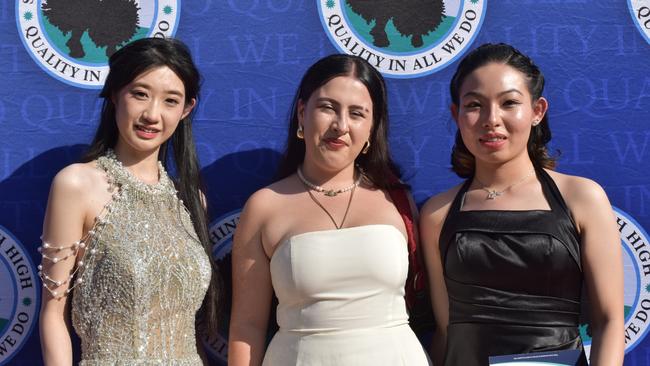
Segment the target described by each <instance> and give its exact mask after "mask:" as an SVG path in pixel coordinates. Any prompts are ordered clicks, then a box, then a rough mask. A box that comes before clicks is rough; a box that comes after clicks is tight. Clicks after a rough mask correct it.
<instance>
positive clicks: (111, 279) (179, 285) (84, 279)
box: [39, 38, 216, 366]
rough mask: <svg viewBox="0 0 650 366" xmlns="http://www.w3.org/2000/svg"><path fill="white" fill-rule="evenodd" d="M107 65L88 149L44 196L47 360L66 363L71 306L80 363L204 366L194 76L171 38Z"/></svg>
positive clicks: (203, 232) (206, 281)
mask: <svg viewBox="0 0 650 366" xmlns="http://www.w3.org/2000/svg"><path fill="white" fill-rule="evenodd" d="M109 66H110V72H109V74H108V76H107V79H106V83H105V85H104V89H103V90H102V92H101V97H102V98H104V104H103V107H102V115H101V122H100V125H99V128H98V130H97V134H96V136H95V139H94V141H93V143H92V145H91V146H90V149H89V152H88V153H87V155H86V157H85V158H84V159H83V162H82V163H79V164H73V165H70V166H68V167H66V168H65V169H63V170H62V171H61V172H59V173H58V174H57V176H56V177H55V179H54V182H53V183H52V188H51V191H50V197H49V202H48V207H47V212H46V217H45V223H44V229H43V238H42V239H43V244H42V247H41V253H42V256H43V260H42V263H41V267H40V268H39V269H40V276H41V279H42V281H43V285H44V288H43V304H42V308H41V320H40V331H41V342H42V347H43V357H44V361H45V364H47V365H70V364H72V360H73V357H72V347H71V341H70V332H72V330H71V329H70V326H69V324H70V321H69V319H67V316H66V314H67V313H68V312H67V311H66V309H67V307H68V306H72V311H71V313H72V325H73V326H74V330H75V331H76V333H77V334H78V335H79V337H80V338H81V348H82V354H81V363H80V364H81V365H84V366H90V365H153V364H156V365H158V364H164V365H200V364H202V361H201V358H200V357H199V354H198V351H197V343H196V339H195V317H196V314H197V311H199V310H200V314H201V315H202V316H205V317H207V318H208V320H210V319H213V318H214V313H215V311H214V305H215V304H216V301H215V300H216V299H215V297H216V295H215V292H216V289H215V286H214V283H215V282H214V281H212V279H213V277H212V276H213V275H212V273H213V271H212V269H211V263H210V258H209V255H208V253H209V252H208V250H207V249H208V243H209V241H208V237H207V229H206V227H207V225H206V213H205V204H204V200H203V196H202V193H201V190H200V188H199V165H198V161H197V158H196V151H195V147H194V142H193V138H192V127H191V122H192V120H191V112H192V110H193V109H194V107H195V106H196V98H197V94H198V91H199V80H200V75H199V73H198V70H197V68H196V66H195V65H194V63H193V61H192V58H191V56H190V53H189V51H188V49H187V47H186V46H185V45H183V44H182V43H181V42H179V41H176V40H172V39H154V38H149V39H141V40H138V41H135V42H133V43H130V44H128V45H127V46H125V47H123V48H122V49H120V50H119V51H117V52H116V53H115V54H114V55H113V56H112V57H111V58H110V61H109ZM172 163H173V164H174V166H175V171H176V172H177V173H178V174H177V177H176V178H171V177H170V176H168V175H167V172H166V170H165V168H166V167H167V166H168V165H170V164H172ZM206 292H207V294H208V296H207V297H206ZM68 295H72V296H68ZM204 298H205V300H204ZM202 303H203V306H202Z"/></svg>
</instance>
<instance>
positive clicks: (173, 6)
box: [16, 0, 180, 89]
mask: <svg viewBox="0 0 650 366" xmlns="http://www.w3.org/2000/svg"><path fill="white" fill-rule="evenodd" d="M16 3H17V4H16V22H17V23H18V31H19V33H20V38H21V39H22V41H23V44H24V45H25V48H27V50H28V52H29V54H30V56H31V57H32V59H34V61H35V62H36V63H37V64H38V65H39V66H40V67H41V68H42V69H43V70H45V71H46V72H47V73H48V74H50V75H51V76H53V77H55V78H56V79H58V80H60V81H63V82H65V83H67V84H70V85H73V86H77V87H82V88H90V89H98V88H101V87H102V85H103V84H104V80H105V79H106V75H107V74H108V58H109V57H110V56H111V55H112V54H113V53H115V51H117V50H118V49H119V48H121V47H122V46H124V45H125V44H127V43H128V42H130V41H134V40H136V39H140V38H145V37H171V36H173V35H174V34H175V33H176V28H177V24H178V17H179V14H180V0H16Z"/></svg>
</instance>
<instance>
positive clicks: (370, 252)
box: [264, 225, 428, 366]
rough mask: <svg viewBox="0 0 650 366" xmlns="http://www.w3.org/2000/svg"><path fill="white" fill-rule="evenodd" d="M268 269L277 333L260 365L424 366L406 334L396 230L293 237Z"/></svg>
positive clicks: (403, 270)
mask: <svg viewBox="0 0 650 366" xmlns="http://www.w3.org/2000/svg"><path fill="white" fill-rule="evenodd" d="M270 266H271V276H272V283H273V288H274V290H275V293H276V295H277V297H278V301H279V305H278V308H277V321H278V324H279V326H280V330H279V331H278V333H276V335H275V337H274V338H273V341H272V342H271V345H270V346H269V349H268V350H267V353H266V356H265V360H264V365H267V366H271V365H272V366H275V365H316V366H318V365H332V366H334V365H340V366H345V365H414V366H418V365H427V364H428V361H427V358H426V355H425V354H424V351H423V349H422V347H421V346H420V345H419V342H418V341H417V338H416V337H415V335H414V334H413V332H412V331H411V330H410V328H409V326H408V314H407V312H406V305H405V301H404V283H405V281H406V277H407V274H408V254H407V247H406V239H405V238H404V235H403V234H402V233H401V232H400V231H399V230H397V229H396V228H395V227H393V226H391V225H366V226H359V227H353V228H346V229H341V230H325V231H316V232H308V233H304V234H299V235H295V236H292V237H291V238H289V239H287V240H286V241H285V242H283V243H282V244H280V246H279V247H278V248H277V249H276V251H275V253H274V254H273V257H272V258H271V263H270Z"/></svg>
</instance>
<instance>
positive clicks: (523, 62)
mask: <svg viewBox="0 0 650 366" xmlns="http://www.w3.org/2000/svg"><path fill="white" fill-rule="evenodd" d="M493 62H494V63H501V64H505V65H508V66H511V67H513V68H515V69H516V70H518V71H519V72H521V73H522V74H524V75H525V76H526V80H527V81H528V83H527V85H528V92H529V93H530V95H531V97H532V101H533V102H534V101H536V100H537V99H539V98H540V97H541V96H542V92H543V91H544V75H543V74H542V71H541V70H540V69H539V68H538V67H537V65H535V63H534V62H533V60H531V59H530V58H529V57H528V56H526V55H524V54H523V53H521V52H519V51H518V50H517V49H516V48H514V47H512V46H511V45H508V44H505V43H498V44H491V43H486V44H483V45H481V46H479V47H478V48H476V49H475V50H473V51H472V52H470V53H469V54H467V56H465V57H464V58H463V60H462V61H461V62H460V64H458V68H457V69H456V73H454V76H453V77H452V79H451V82H450V83H449V91H450V93H451V100H452V102H453V103H454V104H455V105H457V106H458V105H459V103H460V88H461V87H462V85H463V82H464V81H465V78H466V77H467V76H468V75H469V74H471V73H472V72H473V71H474V70H476V69H478V68H479V67H481V66H485V65H487V64H489V63H493ZM549 141H551V129H550V127H549V125H548V112H547V113H546V114H544V117H543V118H542V120H541V122H540V123H538V124H537V126H533V127H532V129H531V131H530V136H529V137H528V155H529V156H530V159H531V160H532V162H533V165H534V166H535V167H536V168H538V169H539V168H547V169H555V166H556V157H554V156H551V155H550V154H549V152H548V148H547V147H546V144H547V143H548V142H549ZM475 164H476V159H475V158H474V155H472V153H471V152H470V151H469V150H468V149H467V147H466V146H465V143H463V139H462V137H461V135H460V131H456V140H455V142H454V147H453V149H452V152H451V166H452V170H453V171H454V172H455V173H456V174H457V175H458V176H459V177H461V178H469V177H472V176H473V175H474V170H475Z"/></svg>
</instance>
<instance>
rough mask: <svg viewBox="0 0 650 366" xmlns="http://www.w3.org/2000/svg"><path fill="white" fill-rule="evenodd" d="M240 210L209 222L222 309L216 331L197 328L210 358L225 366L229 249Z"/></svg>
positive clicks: (229, 292) (229, 281)
mask: <svg viewBox="0 0 650 366" xmlns="http://www.w3.org/2000/svg"><path fill="white" fill-rule="evenodd" d="M240 214H241V210H235V211H231V212H229V213H227V214H225V215H223V216H221V217H220V218H218V219H216V220H214V221H213V222H212V223H211V224H210V242H211V243H212V258H213V259H214V261H215V264H216V265H217V268H219V276H221V281H222V283H223V286H224V288H223V291H222V294H221V295H222V296H221V299H222V300H221V301H223V304H222V308H223V311H222V312H221V314H220V317H219V322H218V327H219V329H218V331H217V332H216V333H212V334H208V333H207V332H206V331H205V329H204V328H201V329H200V330H199V332H200V334H201V338H202V339H203V344H204V346H205V348H206V349H207V350H208V354H210V356H211V358H212V359H213V360H215V361H217V364H219V365H222V366H225V365H227V364H228V328H229V326H230V299H231V297H232V289H231V287H230V284H231V279H232V276H231V268H232V266H231V263H230V258H231V255H230V253H231V251H232V236H233V234H234V232H235V229H236V228H237V224H238V223H239V215H240Z"/></svg>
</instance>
